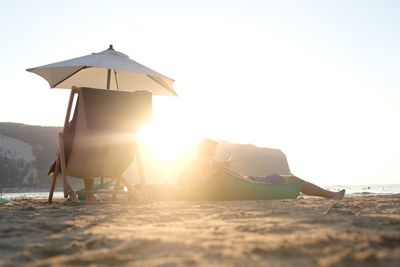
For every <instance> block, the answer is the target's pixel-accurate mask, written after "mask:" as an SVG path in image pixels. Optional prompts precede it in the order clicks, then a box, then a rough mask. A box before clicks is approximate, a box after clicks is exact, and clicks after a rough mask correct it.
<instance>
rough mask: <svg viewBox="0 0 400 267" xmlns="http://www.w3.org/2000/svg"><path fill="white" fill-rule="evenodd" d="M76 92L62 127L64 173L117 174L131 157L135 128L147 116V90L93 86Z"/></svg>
mask: <svg viewBox="0 0 400 267" xmlns="http://www.w3.org/2000/svg"><path fill="white" fill-rule="evenodd" d="M77 92H78V98H77V102H76V107H75V110H74V114H73V119H72V120H71V121H70V122H69V123H66V125H65V126H64V136H65V138H64V144H66V146H69V147H68V148H66V149H65V151H66V154H68V155H66V158H67V160H66V172H67V175H69V176H74V177H80V178H87V177H96V176H114V175H121V174H122V173H123V172H124V171H125V170H126V169H127V168H128V167H129V165H130V164H131V163H132V161H133V160H134V157H135V152H136V143H137V142H136V133H137V130H138V129H139V128H140V127H141V126H143V125H144V124H145V123H147V122H148V121H149V120H150V119H151V115H152V95H151V93H149V92H147V91H136V92H120V91H111V90H101V89H93V88H80V89H79V90H77ZM67 116H68V112H67Z"/></svg>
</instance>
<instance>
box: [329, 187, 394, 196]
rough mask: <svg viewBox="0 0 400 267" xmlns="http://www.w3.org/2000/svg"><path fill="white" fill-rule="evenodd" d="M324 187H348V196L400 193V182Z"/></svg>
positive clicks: (340, 188) (334, 188) (334, 189)
mask: <svg viewBox="0 0 400 267" xmlns="http://www.w3.org/2000/svg"><path fill="white" fill-rule="evenodd" d="M324 188H325V189H328V190H331V191H339V190H342V189H346V195H348V196H365V195H395V194H400V184H373V185H333V186H327V187H324Z"/></svg>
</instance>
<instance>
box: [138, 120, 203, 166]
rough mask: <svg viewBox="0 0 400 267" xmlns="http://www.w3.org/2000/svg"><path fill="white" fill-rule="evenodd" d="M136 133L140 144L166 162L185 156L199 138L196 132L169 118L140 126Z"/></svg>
mask: <svg viewBox="0 0 400 267" xmlns="http://www.w3.org/2000/svg"><path fill="white" fill-rule="evenodd" d="M138 135H139V136H138V137H139V140H140V143H141V145H142V146H143V147H146V149H148V150H149V152H150V153H151V154H152V156H153V157H155V158H157V159H158V160H160V161H162V162H164V163H166V164H168V163H172V162H173V161H176V160H177V159H180V158H182V157H183V156H185V155H186V154H187V153H189V151H190V150H191V149H193V147H194V146H195V144H196V143H197V142H198V140H199V138H198V137H197V136H196V134H192V133H191V132H190V130H189V129H184V127H182V125H180V124H179V123H178V122H174V121H171V120H168V121H164V122H160V121H153V122H152V123H151V124H149V125H148V126H146V127H143V128H141V129H140V131H139V134H138Z"/></svg>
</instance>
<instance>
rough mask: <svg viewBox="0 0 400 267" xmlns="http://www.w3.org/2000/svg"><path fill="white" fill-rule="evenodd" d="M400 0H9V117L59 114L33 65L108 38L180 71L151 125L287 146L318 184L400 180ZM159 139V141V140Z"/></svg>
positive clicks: (186, 137)
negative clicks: (31, 69) (172, 93)
mask: <svg viewBox="0 0 400 267" xmlns="http://www.w3.org/2000/svg"><path fill="white" fill-rule="evenodd" d="M399 14H400V1H386V0H379V1H378V0H376V1H368V0H360V1H355V0H353V1H352V0H342V1H329V0H326V1H313V0H292V1H288V0H280V1H266V0H264V1H253V0H243V1H234V0H230V1H206V0H203V1H118V0H113V1H76V0H68V1H18V0H16V1H1V2H0V32H1V35H2V41H1V44H0V47H1V49H0V60H1V64H0V80H1V83H2V86H1V89H0V90H1V91H2V94H1V97H0V121H9V122H20V123H27V124H36V125H61V124H62V123H63V120H64V115H65V109H66V104H67V99H68V90H62V89H53V90H50V89H49V87H48V84H47V82H46V81H45V80H44V79H42V78H40V77H39V76H36V75H34V74H32V73H28V72H26V71H25V69H26V68H29V67H35V66H39V65H44V64H48V63H52V62H57V61H61V60H65V59H69V58H73V57H78V56H83V55H87V54H90V53H92V52H99V51H102V50H105V49H106V48H107V47H108V45H109V44H113V45H114V48H115V49H116V50H118V51H121V52H123V53H125V54H128V55H129V56H130V57H131V58H132V59H134V60H136V61H138V62H140V63H142V64H144V65H146V66H148V67H150V68H152V69H154V70H156V71H158V72H161V73H163V74H164V75H167V76H169V77H172V78H174V79H175V80H176V83H175V88H176V91H177V92H178V94H179V97H177V98H173V97H163V98H162V97H156V99H155V101H154V112H155V114H154V122H153V125H152V126H151V127H150V128H149V129H147V132H146V131H144V133H145V134H146V133H147V135H148V136H150V137H148V141H149V142H150V141H151V142H153V146H154V147H156V148H157V149H159V153H160V154H162V155H163V157H165V158H167V157H168V156H176V155H177V154H179V153H180V152H181V151H183V150H184V149H185V147H187V146H189V145H190V144H191V143H192V142H193V140H195V139H196V138H200V137H211V138H218V139H224V140H227V141H232V142H238V143H252V144H255V145H257V146H265V147H272V148H279V149H281V150H282V151H283V152H284V153H285V154H286V156H287V158H288V161H289V165H290V168H291V170H292V172H293V173H294V174H295V175H297V176H299V177H302V178H305V179H307V180H309V181H311V182H315V183H318V184H368V183H400V16H399ZM154 144H155V145H154Z"/></svg>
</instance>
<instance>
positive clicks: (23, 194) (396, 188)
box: [0, 184, 400, 199]
mask: <svg viewBox="0 0 400 267" xmlns="http://www.w3.org/2000/svg"><path fill="white" fill-rule="evenodd" d="M323 188H325V189H328V190H331V191H339V190H342V189H346V196H348V197H357V196H367V195H371V196H373V195H395V194H400V184H374V185H332V186H325V187H323ZM48 194H49V192H48V191H47V190H44V189H40V190H38V189H28V188H24V189H21V188H19V189H17V188H2V189H0V197H3V198H9V199H17V198H36V199H47V197H48ZM53 198H55V199H57V198H58V199H60V198H63V192H62V191H55V192H54V195H53Z"/></svg>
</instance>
